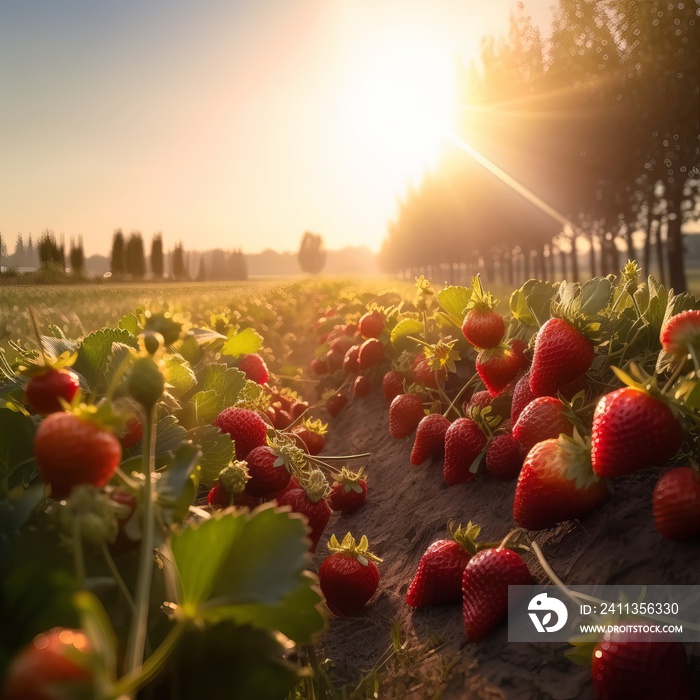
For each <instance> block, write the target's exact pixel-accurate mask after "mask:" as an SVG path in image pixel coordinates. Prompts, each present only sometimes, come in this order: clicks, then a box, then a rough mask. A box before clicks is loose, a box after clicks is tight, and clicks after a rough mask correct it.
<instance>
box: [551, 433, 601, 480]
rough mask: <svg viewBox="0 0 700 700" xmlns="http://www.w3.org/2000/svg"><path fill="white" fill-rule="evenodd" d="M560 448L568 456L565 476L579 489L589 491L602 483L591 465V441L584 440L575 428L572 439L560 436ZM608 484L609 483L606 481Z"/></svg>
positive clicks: (588, 439)
mask: <svg viewBox="0 0 700 700" xmlns="http://www.w3.org/2000/svg"><path fill="white" fill-rule="evenodd" d="M557 441H558V443H559V446H560V447H561V448H562V450H564V451H565V452H566V454H567V456H568V458H569V459H568V462H567V465H566V469H565V471H564V476H565V477H566V478H567V479H568V480H569V481H573V482H574V485H575V486H576V488H577V489H588V488H590V486H591V485H593V484H595V483H597V482H599V481H601V477H600V476H598V475H597V474H596V473H595V472H594V471H593V466H592V464H591V440H590V438H583V437H582V436H581V435H580V433H579V432H578V430H577V429H576V428H575V427H574V434H573V436H572V437H569V436H568V435H564V434H562V435H560V436H559V437H558V438H557ZM606 483H609V482H607V481H606Z"/></svg>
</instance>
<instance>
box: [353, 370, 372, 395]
mask: <svg viewBox="0 0 700 700" xmlns="http://www.w3.org/2000/svg"><path fill="white" fill-rule="evenodd" d="M371 391H372V382H371V381H370V380H369V379H367V377H365V376H363V375H360V376H359V377H355V381H353V383H352V395H353V396H354V397H355V398H364V397H365V396H369V394H370V392H371Z"/></svg>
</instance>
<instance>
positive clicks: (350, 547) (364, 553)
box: [326, 532, 382, 566]
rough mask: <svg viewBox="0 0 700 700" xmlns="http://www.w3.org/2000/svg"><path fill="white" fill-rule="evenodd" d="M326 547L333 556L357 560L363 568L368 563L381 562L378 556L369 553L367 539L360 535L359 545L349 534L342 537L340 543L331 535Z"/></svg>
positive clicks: (365, 536)
mask: <svg viewBox="0 0 700 700" xmlns="http://www.w3.org/2000/svg"><path fill="white" fill-rule="evenodd" d="M326 546H327V547H328V550H329V551H330V552H332V553H333V554H346V555H348V556H350V557H353V558H354V559H357V561H358V562H359V563H360V564H362V565H363V566H367V565H368V564H369V562H370V561H374V562H381V561H382V560H381V559H380V558H379V557H378V556H376V555H374V554H372V552H370V551H369V540H368V539H367V535H362V538H361V539H360V541H359V543H357V542H356V541H355V538H354V537H353V536H352V533H350V532H348V533H347V534H346V535H345V537H343V541H342V542H338V538H337V537H336V536H335V535H331V537H330V539H329V540H328V544H327V545H326Z"/></svg>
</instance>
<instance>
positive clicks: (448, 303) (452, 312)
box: [437, 286, 472, 326]
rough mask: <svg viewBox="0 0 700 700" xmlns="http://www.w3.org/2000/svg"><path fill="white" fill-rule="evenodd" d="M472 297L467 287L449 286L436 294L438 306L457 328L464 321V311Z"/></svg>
mask: <svg viewBox="0 0 700 700" xmlns="http://www.w3.org/2000/svg"><path fill="white" fill-rule="evenodd" d="M471 297H472V290H471V289H469V288H468V287H457V286H449V287H445V288H444V289H441V290H440V291H439V292H438V293H437V300H438V304H440V306H441V307H442V309H443V310H444V311H445V312H446V313H447V315H448V316H449V317H450V319H451V320H452V321H454V322H455V323H456V324H457V325H458V326H461V325H462V321H463V320H464V310H465V309H466V308H467V304H469V301H470V299H471Z"/></svg>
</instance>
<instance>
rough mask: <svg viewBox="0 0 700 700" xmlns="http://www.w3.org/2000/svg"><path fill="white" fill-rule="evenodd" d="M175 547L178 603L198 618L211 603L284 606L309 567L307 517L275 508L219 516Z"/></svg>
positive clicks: (177, 539)
mask: <svg viewBox="0 0 700 700" xmlns="http://www.w3.org/2000/svg"><path fill="white" fill-rule="evenodd" d="M171 548H172V553H173V561H174V563H175V565H176V567H177V570H178V576H179V581H180V600H179V601H178V602H179V604H180V605H181V606H183V608H184V609H185V610H186V611H187V612H188V613H189V614H191V615H193V616H198V615H201V614H202V613H203V612H204V611H205V610H206V607H207V602H208V601H210V600H215V601H216V607H219V606H233V605H243V606H248V605H254V604H266V605H278V604H280V603H281V602H282V601H283V600H284V599H285V598H286V597H287V596H288V595H290V594H291V593H292V592H293V591H295V590H296V589H297V588H298V586H299V584H300V583H301V577H302V572H303V571H304V569H305V568H306V566H307V556H306V554H307V549H308V542H307V540H306V526H305V525H304V521H303V519H302V518H300V517H298V516H294V515H293V514H290V513H288V512H285V511H281V510H279V509H276V508H273V507H270V506H267V507H265V506H263V507H262V508H259V509H257V510H255V511H254V512H253V513H248V512H240V511H232V510H225V511H221V512H219V513H216V514H215V515H214V516H213V517H212V518H210V519H209V520H206V521H204V522H202V523H200V524H199V525H198V526H192V527H189V528H187V529H186V530H183V531H182V532H178V533H175V534H174V535H173V537H172V541H171ZM210 607H214V606H210Z"/></svg>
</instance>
